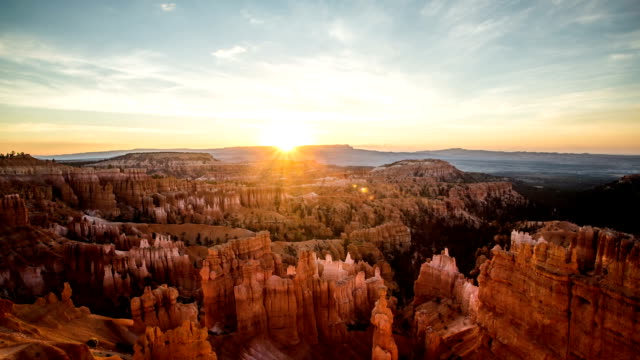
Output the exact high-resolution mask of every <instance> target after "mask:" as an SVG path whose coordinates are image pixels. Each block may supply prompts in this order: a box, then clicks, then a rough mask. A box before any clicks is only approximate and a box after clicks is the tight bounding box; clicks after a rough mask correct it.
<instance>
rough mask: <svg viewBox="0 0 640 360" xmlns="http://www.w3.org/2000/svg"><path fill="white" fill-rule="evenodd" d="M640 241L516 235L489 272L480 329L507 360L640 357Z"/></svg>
mask: <svg viewBox="0 0 640 360" xmlns="http://www.w3.org/2000/svg"><path fill="white" fill-rule="evenodd" d="M639 267H640V242H638V241H637V240H636V239H634V238H631V237H629V236H628V235H625V234H620V233H615V232H612V231H608V230H599V229H594V228H590V227H586V228H578V227H577V226H575V225H570V224H565V223H550V224H548V225H547V226H546V227H545V228H544V229H542V230H541V231H539V232H538V233H537V234H534V236H530V235H529V234H526V233H517V232H514V233H513V234H512V238H511V249H510V251H504V250H502V249H500V248H495V249H494V250H493V258H492V259H491V260H490V261H487V262H485V264H483V265H482V267H481V274H480V276H479V278H478V282H479V283H480V291H479V300H480V308H479V312H478V323H479V324H480V325H481V326H482V327H483V328H484V329H485V330H486V331H487V334H488V335H489V336H491V337H492V338H493V339H494V340H493V343H492V345H491V346H490V349H491V351H492V352H493V353H494V354H495V355H496V356H497V357H499V358H522V359H524V358H559V359H569V358H582V359H599V358H602V357H605V356H607V354H615V355H616V358H619V359H632V358H635V357H636V356H637V354H638V353H640V338H638V330H639V329H640V328H639V326H640V325H639V323H638V321H637V314H638V313H639V312H640V301H638V296H639V295H640V286H639V285H638V284H640V282H639V281H638V280H639V278H638V276H640V271H638V270H640V269H639Z"/></svg>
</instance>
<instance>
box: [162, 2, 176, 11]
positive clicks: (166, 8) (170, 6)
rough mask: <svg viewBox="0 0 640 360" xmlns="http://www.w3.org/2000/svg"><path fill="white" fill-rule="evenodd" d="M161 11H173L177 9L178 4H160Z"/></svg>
mask: <svg viewBox="0 0 640 360" xmlns="http://www.w3.org/2000/svg"><path fill="white" fill-rule="evenodd" d="M160 9H162V11H166V12H169V11H173V10H175V9H176V3H164V4H160Z"/></svg>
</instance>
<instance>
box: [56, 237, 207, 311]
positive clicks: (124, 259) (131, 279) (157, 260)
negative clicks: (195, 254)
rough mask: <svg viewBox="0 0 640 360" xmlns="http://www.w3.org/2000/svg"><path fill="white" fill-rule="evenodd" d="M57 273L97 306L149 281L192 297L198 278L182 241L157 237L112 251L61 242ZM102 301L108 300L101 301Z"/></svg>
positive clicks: (111, 247)
mask: <svg viewBox="0 0 640 360" xmlns="http://www.w3.org/2000/svg"><path fill="white" fill-rule="evenodd" d="M63 254H64V255H63V256H64V264H63V268H62V269H61V272H64V274H66V275H65V276H66V278H67V279H69V281H70V282H71V283H73V284H74V286H75V287H76V288H80V289H81V291H82V294H81V298H82V299H83V300H86V301H88V300H89V299H91V301H92V302H93V303H94V304H95V306H97V307H101V306H106V307H108V306H111V307H113V306H115V305H117V304H119V302H120V299H121V298H124V299H126V298H128V297H130V296H133V295H137V294H140V293H142V290H143V289H144V288H145V286H146V285H148V283H149V282H153V283H159V284H162V283H167V284H169V285H171V286H174V287H176V288H178V289H179V291H180V293H181V294H183V295H184V296H194V295H195V294H196V291H197V289H198V287H199V277H198V276H197V270H196V269H195V268H194V266H193V263H192V261H191V259H190V258H189V255H187V254H186V253H185V247H184V244H183V243H182V242H179V241H178V242H174V241H171V240H169V239H168V238H165V237H162V236H160V235H159V236H157V237H156V239H155V240H154V241H153V244H149V242H148V241H147V240H146V239H143V240H142V241H141V242H140V244H139V247H133V248H131V249H130V250H129V251H119V250H116V248H115V245H113V244H110V245H106V244H104V245H103V244H86V243H81V242H75V241H68V242H66V243H64V253H63ZM105 301H108V302H106V303H105Z"/></svg>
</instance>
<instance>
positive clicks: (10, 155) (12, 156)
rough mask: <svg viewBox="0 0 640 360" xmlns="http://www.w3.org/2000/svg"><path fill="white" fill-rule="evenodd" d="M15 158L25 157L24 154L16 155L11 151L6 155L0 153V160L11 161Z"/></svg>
mask: <svg viewBox="0 0 640 360" xmlns="http://www.w3.org/2000/svg"><path fill="white" fill-rule="evenodd" d="M17 157H25V153H24V152H19V153H16V152H15V151H11V152H8V153H6V154H3V153H0V159H12V158H17Z"/></svg>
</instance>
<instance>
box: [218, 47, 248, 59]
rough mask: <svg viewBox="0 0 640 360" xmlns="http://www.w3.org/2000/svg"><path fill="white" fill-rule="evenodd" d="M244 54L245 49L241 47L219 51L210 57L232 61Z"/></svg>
mask: <svg viewBox="0 0 640 360" xmlns="http://www.w3.org/2000/svg"><path fill="white" fill-rule="evenodd" d="M244 52H247V49H245V48H244V47H242V46H238V45H236V46H234V47H232V48H229V49H220V50H216V51H214V52H212V53H211V55H213V56H215V57H217V58H218V59H233V58H235V57H236V56H237V55H240V54H242V53H244Z"/></svg>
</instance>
